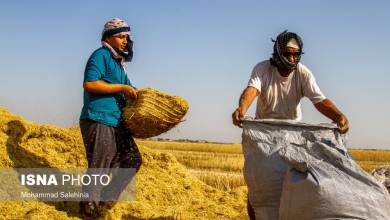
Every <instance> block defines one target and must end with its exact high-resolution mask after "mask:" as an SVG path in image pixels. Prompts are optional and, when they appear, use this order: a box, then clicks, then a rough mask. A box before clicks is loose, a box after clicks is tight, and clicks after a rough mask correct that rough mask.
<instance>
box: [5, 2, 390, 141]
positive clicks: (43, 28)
mask: <svg viewBox="0 0 390 220" xmlns="http://www.w3.org/2000/svg"><path fill="white" fill-rule="evenodd" d="M389 12H390V2H389V1H355V0H354V1H352V0H350V1H348V0H346V1H309V0H308V1H289V2H288V1H268V2H265V1H233V0H232V1H229V0H224V1H222V0H212V1H210V0H193V1H190V0H185V1H179V0H178V1H169V0H164V1H163V0H161V1H157V0H154V1H145V0H142V1H141V0H140V1H116V2H115V1H6V2H2V3H1V7H0V28H1V34H0V48H1V52H0V74H1V80H0V106H4V107H6V108H8V109H9V110H10V111H12V112H13V113H15V114H18V115H21V116H23V117H25V118H26V119H28V120H31V121H35V122H39V123H45V124H54V125H57V126H61V127H69V126H73V125H77V124H78V117H79V114H80V110H81V107H82V92H83V90H82V80H83V72H84V67H85V63H86V61H87V59H88V57H89V56H90V54H91V53H92V52H93V51H94V50H95V49H97V48H98V47H99V46H100V33H101V30H102V27H103V25H104V23H105V22H106V21H107V20H108V19H111V18H114V17H120V18H123V19H125V20H127V21H128V23H129V24H130V26H131V28H132V32H133V36H134V40H135V47H134V49H135V56H134V59H133V62H131V63H128V64H127V70H128V75H129V78H130V80H131V81H132V83H133V84H134V85H136V86H137V87H138V88H142V87H147V86H149V87H154V88H156V89H159V90H162V91H166V92H168V93H170V94H173V95H180V96H182V97H184V98H185V99H187V100H188V101H189V103H190V110H189V112H188V113H187V115H186V121H185V122H183V123H182V124H180V125H179V126H178V127H176V128H175V129H173V130H172V131H170V132H168V133H167V134H165V135H163V136H162V137H169V138H174V139H179V138H188V139H202V140H209V141H220V142H236V143H238V142H240V141H241V130H240V129H239V128H237V127H234V126H233V125H232V124H231V113H232V112H233V111H234V109H235V108H236V106H237V102H238V98H239V96H240V94H241V92H242V90H243V89H244V88H245V87H246V84H247V82H248V79H249V76H250V73H251V70H252V68H253V67H254V65H255V64H256V63H257V62H259V61H262V60H265V59H269V57H270V55H271V53H272V43H271V40H270V39H271V37H272V38H275V37H276V35H277V34H278V33H280V32H282V31H284V30H285V29H288V30H289V31H292V32H296V33H298V34H299V35H300V36H301V37H302V39H303V42H304V52H305V54H304V55H303V57H302V59H301V61H302V63H304V64H305V65H306V66H308V67H309V69H311V71H312V72H313V74H314V76H315V77H316V80H317V83H318V84H319V86H320V88H321V90H322V91H323V92H324V93H325V95H326V96H327V97H328V98H330V99H331V100H332V101H333V102H334V103H336V105H337V106H338V107H339V109H340V110H342V111H343V112H344V113H345V115H346V116H347V117H348V118H349V120H350V132H349V143H348V147H354V148H356V147H365V148H388V149H390V138H389V135H390V132H389V131H390V129H389V124H390V101H389V100H390V86H389V82H390V73H389V65H390V59H389V58H390V55H389V52H390V43H389V39H390V25H389V23H390V13H389ZM302 102H303V106H302V110H303V120H304V121H306V122H312V123H318V122H329V120H328V119H326V118H325V117H323V116H321V115H320V113H318V112H317V111H316V110H315V109H314V107H313V106H312V104H311V103H310V102H309V101H308V100H307V99H304V100H303V101H302ZM253 106H254V105H253ZM249 113H250V114H251V115H254V108H252V109H251V111H250V112H249Z"/></svg>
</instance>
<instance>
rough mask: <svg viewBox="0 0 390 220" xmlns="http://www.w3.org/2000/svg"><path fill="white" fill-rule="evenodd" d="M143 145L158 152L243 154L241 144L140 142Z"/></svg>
mask: <svg viewBox="0 0 390 220" xmlns="http://www.w3.org/2000/svg"><path fill="white" fill-rule="evenodd" d="M138 143H140V144H141V145H144V146H147V147H149V148H152V149H158V150H164V149H167V150H181V151H200V152H212V153H233V154H241V153H242V146H241V144H213V143H188V142H175V141H150V140H138Z"/></svg>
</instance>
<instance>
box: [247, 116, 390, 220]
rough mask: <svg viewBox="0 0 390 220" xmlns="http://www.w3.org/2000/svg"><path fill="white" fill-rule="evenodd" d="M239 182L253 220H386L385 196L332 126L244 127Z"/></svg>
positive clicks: (388, 203)
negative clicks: (242, 182)
mask: <svg viewBox="0 0 390 220" xmlns="http://www.w3.org/2000/svg"><path fill="white" fill-rule="evenodd" d="M242 137H243V142H242V143H243V152H244V157H245V163H244V177H245V180H246V182H247V184H248V190H249V200H250V203H251V205H252V206H253V208H254V211H255V214H256V219H266V220H267V219H275V220H276V219H289V220H290V219H310V220H312V219H390V211H389V209H390V196H389V195H388V193H387V190H386V189H385V188H384V186H383V185H381V184H380V183H378V182H377V181H376V180H375V178H373V177H372V176H370V175H369V174H367V173H366V172H364V171H363V170H362V169H361V168H360V167H359V166H358V165H357V164H356V163H355V162H354V161H353V160H352V159H351V158H350V157H349V156H348V154H347V150H346V148H345V139H344V137H343V136H341V135H340V134H339V132H338V131H337V130H336V129H335V126H334V125H330V124H321V125H311V124H307V123H302V122H294V121H281V120H245V121H244V123H243V134H242Z"/></svg>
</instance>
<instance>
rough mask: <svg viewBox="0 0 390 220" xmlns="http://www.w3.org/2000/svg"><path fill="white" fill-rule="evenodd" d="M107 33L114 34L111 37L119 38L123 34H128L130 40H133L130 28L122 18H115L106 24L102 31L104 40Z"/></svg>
mask: <svg viewBox="0 0 390 220" xmlns="http://www.w3.org/2000/svg"><path fill="white" fill-rule="evenodd" d="M107 32H114V34H110V35H109V36H118V35H121V34H127V35H129V37H130V40H132V37H131V32H130V26H129V25H128V24H127V22H126V21H124V20H122V19H120V18H113V19H111V20H109V21H107V22H106V24H105V25H104V28H103V30H102V38H103V36H104V34H106V33H107Z"/></svg>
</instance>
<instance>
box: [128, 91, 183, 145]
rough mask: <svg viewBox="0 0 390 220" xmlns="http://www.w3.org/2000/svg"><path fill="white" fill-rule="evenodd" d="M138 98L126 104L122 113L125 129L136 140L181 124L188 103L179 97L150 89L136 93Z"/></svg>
mask: <svg viewBox="0 0 390 220" xmlns="http://www.w3.org/2000/svg"><path fill="white" fill-rule="evenodd" d="M137 95H138V98H137V99H136V100H135V101H133V102H128V103H127V105H126V107H125V108H124V111H123V116H122V117H123V119H124V122H125V125H126V127H127V128H129V129H130V131H131V132H132V133H133V135H134V137H136V138H149V137H154V136H157V135H159V134H162V133H164V132H166V131H168V130H169V129H171V128H173V127H174V126H176V125H177V124H178V123H180V122H181V120H182V118H183V117H184V115H185V114H186V112H187V110H188V103H187V101H186V100H184V99H183V98H181V97H179V96H171V95H168V94H166V93H163V92H160V91H158V90H155V89H152V88H144V89H141V90H139V91H138V92H137Z"/></svg>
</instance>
